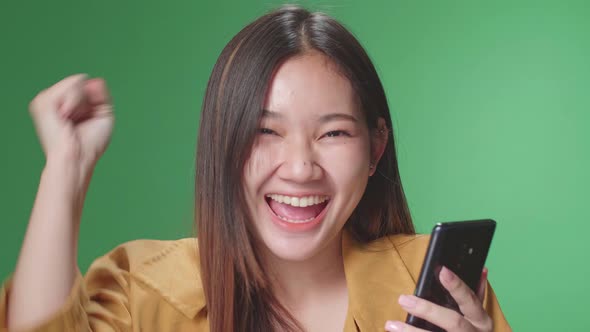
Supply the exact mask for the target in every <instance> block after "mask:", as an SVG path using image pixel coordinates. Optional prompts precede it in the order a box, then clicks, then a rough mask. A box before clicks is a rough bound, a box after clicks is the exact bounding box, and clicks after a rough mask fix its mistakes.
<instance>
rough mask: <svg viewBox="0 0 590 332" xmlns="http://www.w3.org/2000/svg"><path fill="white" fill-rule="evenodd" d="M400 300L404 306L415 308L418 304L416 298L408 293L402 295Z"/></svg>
mask: <svg viewBox="0 0 590 332" xmlns="http://www.w3.org/2000/svg"><path fill="white" fill-rule="evenodd" d="M398 302H399V304H401V305H402V307H404V308H413V307H415V306H416V298H414V297H412V296H408V295H402V296H400V297H399V300H398Z"/></svg>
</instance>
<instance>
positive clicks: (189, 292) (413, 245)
mask: <svg viewBox="0 0 590 332" xmlns="http://www.w3.org/2000/svg"><path fill="white" fill-rule="evenodd" d="M428 240H429V236H427V235H393V236H388V237H384V238H381V239H378V240H376V241H373V242H371V243H369V244H365V245H362V244H359V243H357V242H356V241H354V240H353V239H352V237H351V236H350V235H349V234H348V233H347V232H343V236H342V250H343V260H344V270H345V274H346V280H347V286H348V296H349V305H348V313H347V317H346V323H345V329H344V330H345V331H361V332H365V331H384V324H385V321H386V320H402V321H403V320H405V317H406V312H405V311H404V310H403V309H402V308H401V307H400V306H399V304H398V303H397V298H398V296H399V295H400V294H412V293H413V292H414V288H415V286H416V280H417V278H418V275H419V273H420V268H421V266H422V261H423V259H424V255H425V252H426V248H427V246H428ZM199 266H200V263H199V256H198V243H197V239H195V238H187V239H181V240H176V241H155V240H137V241H131V242H128V243H125V244H122V245H120V246H119V247H117V248H115V249H114V250H113V251H111V252H110V253H108V254H107V255H105V256H103V257H100V258H98V259H97V260H96V261H94V263H93V264H92V265H91V266H90V268H89V269H88V272H87V273H86V275H85V276H84V277H82V275H81V274H79V275H78V277H77V279H76V282H75V285H74V287H73V288H72V292H71V294H70V296H69V299H68V301H67V302H66V303H65V305H64V306H63V307H62V308H60V310H59V311H58V312H57V313H56V314H55V315H53V317H50V318H49V319H48V320H47V321H46V322H44V323H43V324H41V325H40V326H38V327H36V328H34V329H32V330H31V331H39V332H64V331H66V332H68V331H95V332H106V331H145V332H150V331H154V332H156V331H157V332H166V331H175V332H178V331H181V332H182V331H197V332H204V331H209V326H208V321H207V310H206V306H205V296H204V293H203V286H202V283H201V278H200V275H199ZM9 292H10V281H8V282H6V283H5V284H4V286H3V287H2V290H1V291H0V331H1V332H5V331H6V311H7V296H8V294H9ZM484 307H485V309H486V310H487V312H488V314H489V315H490V316H491V317H492V319H493V321H494V326H495V328H494V331H511V329H510V327H509V325H508V323H507V322H506V319H505V318H504V315H503V314H502V311H501V310H500V307H499V305H498V301H497V299H496V297H495V295H494V292H493V291H492V288H491V287H490V285H489V284H488V287H487V290H486V297H485V300H484Z"/></svg>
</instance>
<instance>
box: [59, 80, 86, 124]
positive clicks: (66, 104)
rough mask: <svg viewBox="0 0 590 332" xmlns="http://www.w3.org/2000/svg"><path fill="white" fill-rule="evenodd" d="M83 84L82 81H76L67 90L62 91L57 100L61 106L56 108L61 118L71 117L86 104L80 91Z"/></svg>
mask: <svg viewBox="0 0 590 332" xmlns="http://www.w3.org/2000/svg"><path fill="white" fill-rule="evenodd" d="M83 84H84V81H76V82H75V83H74V84H72V85H71V86H69V89H68V90H66V91H64V94H63V95H62V96H61V98H60V100H59V103H60V104H61V105H60V106H59V107H58V112H59V114H60V115H61V116H62V117H64V118H68V117H72V115H74V114H75V113H78V112H77V110H79V109H80V108H81V106H82V105H83V104H84V103H85V102H86V101H85V97H84V92H83V90H82V87H83Z"/></svg>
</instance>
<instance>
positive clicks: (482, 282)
mask: <svg viewBox="0 0 590 332" xmlns="http://www.w3.org/2000/svg"><path fill="white" fill-rule="evenodd" d="M487 285H488V268H487V267H484V268H483V270H482V271H481V278H480V279H479V286H477V297H478V298H479V301H480V302H482V303H483V298H484V296H485V294H486V287H487Z"/></svg>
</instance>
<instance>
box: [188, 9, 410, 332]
mask: <svg viewBox="0 0 590 332" xmlns="http://www.w3.org/2000/svg"><path fill="white" fill-rule="evenodd" d="M312 50H313V51H319V52H321V53H323V54H325V55H326V56H327V57H329V58H330V59H331V60H332V61H333V62H334V63H335V64H336V65H337V66H338V68H339V69H340V70H341V72H342V73H343V74H344V75H345V76H346V77H347V78H348V79H349V80H350V82H351V84H352V86H353V88H354V90H355V92H356V94H357V95H358V97H359V100H360V104H361V107H362V110H363V112H364V114H365V116H366V119H367V123H368V126H369V129H370V131H371V132H372V133H374V132H375V131H376V130H377V129H376V128H377V120H378V118H383V119H385V122H386V125H387V127H388V128H390V129H391V128H392V126H391V117H390V114H389V107H388V105H387V99H386V97H385V92H384V90H383V87H382V85H381V81H380V80H379V77H378V75H377V72H376V70H375V68H374V66H373V64H372V62H371V60H370V59H369V57H368V55H367V54H366V52H365V50H364V49H363V47H362V46H361V45H360V43H359V42H358V41H357V40H356V39H355V37H354V36H353V35H352V34H351V33H350V32H349V31H347V30H346V28H344V27H343V26H342V25H341V24H340V23H338V22H337V21H336V20H334V19H332V18H330V17H328V16H326V15H324V14H321V13H312V12H309V11H307V10H305V9H303V8H300V7H295V6H287V7H282V8H280V9H278V10H275V11H272V12H270V13H268V14H266V15H264V16H262V17H260V18H258V19H257V20H256V21H254V22H253V23H251V24H249V25H248V26H246V27H245V28H244V29H243V30H242V31H240V32H239V33H238V34H237V35H236V36H235V37H234V38H233V39H232V40H231V41H230V42H229V43H228V44H227V46H226V47H225V48H224V49H223V51H222V52H221V55H220V56H219V59H218V60H217V63H216V64H215V66H214V68H213V72H212V74H211V77H210V79H209V84H208V86H207V91H206V94H205V98H204V101H203V110H202V114H201V124H200V130H199V137H198V146H197V164H196V179H195V180H196V181H195V182H196V185H195V195H196V198H195V199H196V202H195V221H196V224H197V232H198V237H199V251H200V260H201V276H202V280H203V286H204V290H205V297H206V302H207V315H208V319H209V324H210V328H211V331H214V332H219V331H221V332H226V331H273V330H277V329H278V330H282V331H293V330H299V329H300V328H299V325H298V323H297V322H296V321H295V320H294V319H293V317H292V316H291V315H290V314H289V312H288V311H287V310H286V309H285V308H284V307H283V306H281V304H280V303H279V302H278V300H277V299H276V298H275V296H274V295H273V293H272V289H271V287H270V284H269V279H268V277H267V275H266V274H265V269H264V266H262V265H261V262H260V259H259V257H258V256H257V254H256V251H255V244H254V243H253V241H254V238H255V233H254V230H253V225H252V223H251V222H250V216H249V210H248V207H247V205H246V200H245V195H244V190H243V186H242V183H243V179H242V177H243V169H244V165H245V163H246V161H247V160H248V158H249V154H250V151H251V149H252V146H253V143H254V139H255V135H256V133H257V131H258V126H259V121H260V118H261V115H262V107H263V103H264V98H265V94H266V92H267V89H268V86H269V81H270V80H271V76H272V74H273V72H274V70H275V69H276V68H277V66H278V65H279V64H280V63H282V62H284V61H285V60H286V59H288V58H290V57H292V56H295V55H298V54H302V53H305V52H309V51H312ZM388 135H389V140H388V145H387V147H386V150H385V153H384V155H383V157H382V158H381V160H380V161H379V163H378V165H377V166H376V167H377V173H376V175H375V176H373V177H371V178H370V179H369V182H368V185H367V189H366V191H365V193H364V195H363V197H362V199H361V201H360V203H359V205H358V206H357V208H356V210H355V211H354V212H353V214H352V216H351V217H350V218H349V220H348V222H347V223H346V226H345V227H347V228H348V229H349V230H350V232H351V233H352V235H353V236H354V237H356V238H357V239H358V240H359V241H361V242H368V241H371V240H373V239H377V238H379V237H382V236H385V235H390V234H397V233H410V234H413V233H414V227H413V225H412V221H411V217H410V213H409V211H408V207H407V203H406V199H405V196H404V193H403V189H402V184H401V180H400V175H399V170H398V166H397V158H396V153H395V144H394V140H393V139H394V136H393V130H389V131H388Z"/></svg>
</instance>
